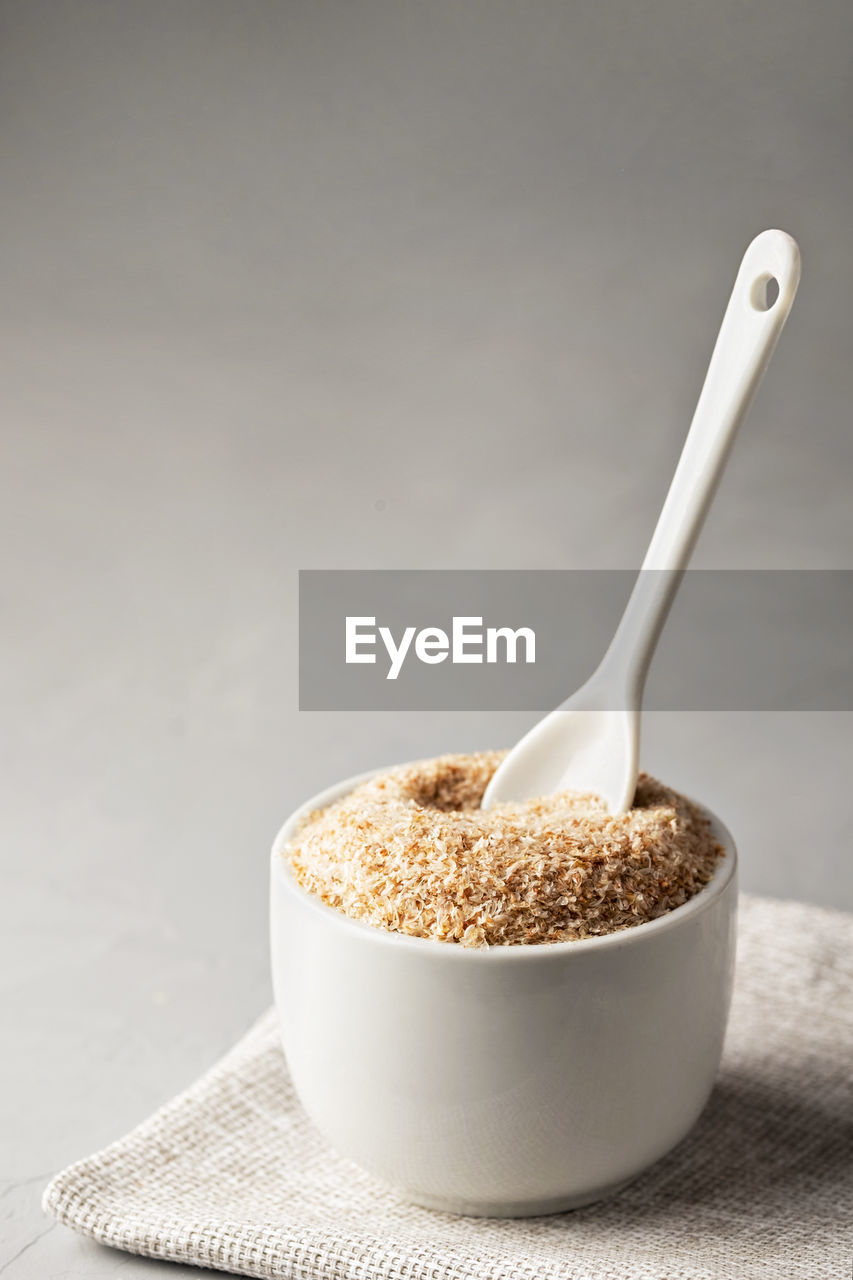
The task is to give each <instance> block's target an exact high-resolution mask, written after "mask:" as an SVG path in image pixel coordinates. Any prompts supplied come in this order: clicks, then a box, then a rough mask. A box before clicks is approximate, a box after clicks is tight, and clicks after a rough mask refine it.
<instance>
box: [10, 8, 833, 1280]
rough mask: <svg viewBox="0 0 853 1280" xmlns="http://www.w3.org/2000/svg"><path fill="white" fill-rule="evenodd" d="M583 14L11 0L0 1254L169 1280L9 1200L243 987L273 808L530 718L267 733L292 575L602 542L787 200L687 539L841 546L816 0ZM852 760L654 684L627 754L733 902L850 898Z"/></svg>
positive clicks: (736, 550)
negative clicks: (671, 697) (696, 802)
mask: <svg viewBox="0 0 853 1280" xmlns="http://www.w3.org/2000/svg"><path fill="white" fill-rule="evenodd" d="M575 9H576V7H574V6H569V7H568V8H567V7H566V6H564V5H562V4H560V3H557V0H531V3H529V4H527V5H525V6H518V5H516V4H514V3H512V2H511V0H488V2H486V0H468V2H467V3H466V4H465V5H458V4H457V3H456V2H455V0H433V3H432V4H431V5H428V6H399V5H397V4H395V3H393V0H382V2H379V0H361V3H360V4H359V5H347V4H343V3H341V4H337V3H333V4H330V5H324V6H320V5H317V6H300V5H290V6H288V5H283V6H278V5H274V4H269V5H260V6H255V7H252V8H249V9H246V8H244V7H242V6H233V5H229V4H227V3H225V2H224V0H214V2H213V3H210V0H188V2H187V3H186V4H184V5H181V6H174V5H170V4H169V3H168V0H153V2H152V0H144V3H143V0H131V2H130V3H126V4H124V5H122V6H114V7H113V8H112V9H110V8H109V7H106V8H105V7H104V6H103V5H100V4H97V3H95V0H73V2H72V3H69V4H67V5H63V6H55V5H51V4H50V3H49V2H48V0H33V2H32V3H30V4H28V5H26V6H18V7H15V8H13V9H12V10H11V11H10V10H8V9H7V12H6V15H5V16H4V19H3V21H4V25H5V28H6V29H5V32H4V37H3V41H2V46H1V47H2V53H0V58H2V66H3V73H4V74H3V76H2V77H0V122H2V123H0V136H2V140H3V143H4V144H5V145H4V166H5V182H4V193H3V202H4V287H3V291H2V302H0V315H2V329H3V332H2V351H3V357H4V359H5V372H4V377H3V379H2V389H0V399H2V415H3V416H2V420H3V424H4V425H3V429H2V443H1V444H0V447H2V458H0V465H2V473H3V475H4V479H5V480H6V489H7V496H6V501H5V502H4V504H3V511H2V516H0V518H1V519H2V520H3V522H4V525H5V528H4V536H3V538H2V543H0V545H2V554H3V556H4V561H5V563H4V575H3V577H4V583H5V590H4V602H5V604H6V620H5V625H4V627H3V632H2V638H0V643H1V644H2V646H3V662H2V673H3V681H4V685H5V694H6V704H5V705H6V707H7V708H8V709H7V711H6V713H5V714H4V717H3V719H4V724H5V726H6V728H7V730H8V733H7V736H6V739H5V742H4V753H5V764H4V775H5V781H6V783H7V787H6V799H5V802H4V806H3V822H4V827H5V830H4V835H3V840H2V844H0V848H2V855H0V856H2V858H3V886H4V907H5V911H4V918H5V923H4V927H3V930H2V933H0V961H2V973H3V983H2V988H3V995H2V999H3V1012H2V1017H3V1026H4V1028H5V1031H6V1036H7V1045H11V1047H12V1050H13V1051H12V1053H11V1054H9V1053H6V1054H4V1055H3V1068H2V1069H3V1072H4V1075H5V1087H4V1088H3V1089H2V1092H0V1106H2V1110H3V1115H2V1135H3V1136H2V1144H0V1145H2V1151H3V1159H2V1161H0V1176H1V1177H2V1187H0V1194H2V1197H3V1199H2V1210H0V1270H2V1272H3V1274H4V1276H6V1275H7V1276H9V1277H10V1278H23V1280H26V1278H28V1277H36V1276H37V1277H40V1280H49V1278H50V1277H60V1276H62V1277H78V1276H80V1277H82V1276H86V1277H96V1276H97V1277H99V1276H107V1275H115V1274H118V1272H119V1271H120V1272H121V1275H122V1276H131V1275H133V1276H135V1275H137V1274H138V1275H140V1276H143V1275H146V1276H147V1275H151V1274H154V1273H155V1272H156V1271H157V1270H158V1267H161V1264H157V1263H150V1262H144V1261H142V1260H133V1259H130V1258H123V1257H120V1256H117V1255H115V1254H111V1253H109V1252H108V1251H105V1250H102V1249H99V1248H98V1247H97V1246H95V1245H93V1244H91V1243H90V1242H88V1241H86V1240H83V1239H79V1238H76V1237H74V1236H73V1235H72V1234H71V1233H70V1232H68V1231H66V1230H65V1229H60V1228H58V1227H55V1226H52V1225H51V1223H50V1221H49V1220H48V1219H46V1218H44V1217H43V1216H42V1214H41V1211H40V1208H39V1197H40V1194H41V1191H42V1188H43V1186H44V1184H45V1182H46V1181H47V1179H48V1178H49V1177H50V1175H51V1174H52V1173H53V1172H54V1171H56V1170H57V1169H59V1168H61V1167H62V1166H63V1165H64V1164H66V1163H67V1162H69V1161H71V1160H73V1159H75V1158H78V1157H81V1156H83V1155H85V1154H88V1153H89V1152H90V1151H91V1150H94V1149H96V1148H97V1147H99V1146H100V1145H103V1144H106V1143H107V1142H109V1141H110V1140H112V1139H114V1138H116V1137H118V1136H119V1135H121V1134H122V1133H124V1132H125V1131H126V1130H127V1129H128V1128H129V1127H130V1126H132V1125H133V1124H134V1123H135V1122H137V1121H139V1120H140V1119H142V1118H143V1117H144V1116H146V1115H147V1114H148V1113H149V1112H150V1111H151V1110H152V1109H153V1108H154V1107H155V1106H157V1105H159V1104H160V1103H162V1102H164V1101H166V1100H167V1099H168V1098H169V1097H170V1096H171V1095H173V1094H174V1093H175V1092H176V1091H177V1090H179V1089H181V1088H182V1087H184V1086H185V1085H187V1084H188V1083H190V1082H191V1081H192V1080H193V1078H194V1077H195V1076H196V1075H197V1074H198V1073H199V1072H201V1071H202V1070H203V1069H204V1068H205V1067H207V1066H208V1065H209V1064H210V1063H211V1062H212V1061H213V1060H214V1059H216V1058H217V1056H218V1055H220V1054H221V1053H222V1052H223V1051H224V1050H225V1049H226V1048H227V1047H228V1046H229V1045H230V1044H231V1043H232V1042H233V1041H234V1040H235V1039H236V1038H237V1037H238V1036H239V1035H240V1034H241V1032H242V1031H243V1030H244V1029H245V1028H246V1027H247V1026H248V1025H249V1024H250V1023H251V1022H252V1021H253V1019H254V1018H255V1017H256V1015H257V1014H258V1013H259V1012H260V1011H262V1010H263V1009H264V1008H265V1007H266V1006H267V1005H268V1003H269V1001H270V986H269V980H268V974H267V950H266V936H265V935H266V904H265V893H266V861H267V851H268V848H269V845H270V842H271V839H272V836H273V834H274V833H275V831H276V829H277V827H278V826H279V824H280V822H281V820H282V819H283V817H284V816H285V815H286V814H287V813H288V812H289V811H290V810H291V809H292V808H293V807H294V806H295V804H296V803H298V802H300V801H301V800H303V799H304V798H305V797H306V796H307V795H309V794H311V793H313V792H314V791H316V790H319V789H320V788H321V787H323V786H325V785H326V784H328V783H329V782H330V781H332V780H334V779H336V778H338V777H344V776H346V775H348V774H351V773H355V772H358V771H360V770H363V769H367V768H370V767H372V766H375V765H380V764H384V763H389V762H392V761H394V760H400V759H407V758H412V757H413V756H418V755H429V754H433V753H437V752H440V751H444V750H469V749H474V748H477V747H485V746H492V745H503V744H509V743H511V742H512V741H513V740H514V739H515V738H516V737H517V736H518V735H519V734H520V733H521V732H522V731H523V729H525V728H526V727H527V726H528V725H529V724H530V723H532V720H533V718H534V717H533V716H531V715H529V714H521V713H514V714H496V713H492V714H488V713H485V712H483V713H479V714H475V713H470V714H467V713H466V714H461V713H455V714H454V713H439V712H433V713H429V714H421V715H417V716H413V715H404V714H396V713H373V714H367V713H365V714H359V715H345V714H343V713H333V712H328V713H317V714H308V713H302V714H300V713H299V711H298V709H297V702H296V694H295V670H296V634H295V631H296V572H297V570H298V569H299V568H311V567H315V568H316V567H335V568H355V567H371V568H373V567H402V568H408V567H412V568H421V567H454V566H458V565H462V566H476V567H483V568H529V567H536V568H561V567H602V568H607V567H619V568H624V567H631V566H632V565H636V563H637V562H638V560H639V557H640V554H641V551H642V548H643V547H644V546H645V544H646V542H647V540H648V537H649V535H650V532H651V528H652V527H653V523H654V518H655V514H656V511H657V509H658V507H659V504H660V502H661V500H662V497H663V494H664V492H665V489H666V484H667V480H668V477H669V475H670V474H671V472H672V469H673V466H674V463H675V460H676V458H677V455H678V450H679V447H680V442H681V440H682V439H683V435H684V431H685V429H686V426H687V423H688V421H689V418H690V414H691V412H692V407H693V404H694V402H695V397H696V394H697V391H698V388H699V385H700V383H701V379H702V375H703V371H704V368H705V365H706V362H707V359H708V356H709V352H710V348H711V345H712V343H713V338H714V335H715V333H716V328H717V325H718V323H719V319H720V316H721V314H722V310H723V307H724V304H725V300H726V297H727V293H728V289H729V287H730V282H731V280H732V278H733V275H734V270H735V267H736V264H737V261H738V259H739V256H740V254H741V252H742V250H743V248H744V247H745V245H746V243H747V242H748V241H749V239H750V238H751V237H752V235H754V234H755V233H756V232H757V231H759V230H760V229H762V227H763V226H766V225H773V224H777V223H781V224H782V225H783V226H785V228H786V229H789V230H790V231H791V232H793V233H794V234H795V235H797V236H798V238H800V240H801V243H802V247H803V253H804V264H805V265H804V274H803V285H802V288H801V291H800V296H799V298H798V300H797V303H796V307H795V311H794V313H793V315H792V318H791V321H790V323H789V326H788V328H787V330H786V333H785V334H784V336H783V339H782V342H781V344H780V348H779V352H778V355H777V357H776V360H775V362H774V365H773V368H772V370H771V371H770V374H769V375H768V378H767V380H766V383H765V385H764V387H763V388H762V391H761V394H760V396H759V398H758V400H757V402H756V406H755V408H754V411H753V413H752V416H751V418H750V421H749V424H748V426H747V428H746V429H745V431H744V434H743V437H742V439H741V440H740V441H739V443H738V446H737V449H736V450H735V453H734V455H733V457H732V460H731V463H730V466H729V470H728V473H727V475H726V479H725V482H724V484H723V486H722V488H721V490H720V493H719V496H718V499H717V502H716V504H715V508H714V510H713V512H712V514H711V516H710V518H709V521H708V525H707V527H706V530H705V532H704V534H703V537H702V540H701V544H700V547H699V549H698V551H697V557H696V563H697V564H700V565H706V566H715V567H738V568H743V567H751V568H790V567H798V568H848V567H849V566H850V564H851V562H853V555H851V552H853V521H851V508H850V501H849V475H850V464H851V460H853V433H851V432H850V430H849V405H850V402H851V393H853V383H852V381H851V361H850V355H849V352H850V325H849V299H850V297H851V296H853V258H851V255H850V252H849V209H850V208H851V206H853V189H852V188H853V170H851V166H850V164H849V136H850V135H849V119H850V109H851V105H853V104H851V102H850V81H849V74H848V72H849V69H848V66H847V62H848V51H849V47H850V38H851V35H853V14H851V11H850V9H849V6H846V5H844V4H843V3H841V0H839V2H838V3H836V4H831V3H830V4H826V5H823V6H821V7H820V8H819V9H818V10H817V11H809V12H806V10H805V9H804V8H803V7H802V6H799V5H797V4H796V3H794V0H782V2H781V3H779V2H778V0H776V2H774V3H772V4H771V3H770V0H760V2H759V3H757V4H755V5H753V6H751V7H750V8H749V9H748V10H744V9H743V6H741V5H739V4H736V3H735V0H721V3H720V4H718V5H715V6H706V7H705V8H703V9H696V8H691V9H690V10H689V12H688V11H687V10H685V8H684V7H683V6H681V5H679V4H678V3H676V0H656V3H655V4H654V5H653V6H652V9H653V10H654V21H653V22H649V21H648V20H647V14H646V11H645V10H643V11H640V10H638V9H637V8H636V6H634V5H631V4H629V3H628V0H618V2H617V3H616V4H615V5H609V6H599V7H595V6H589V7H588V10H587V12H585V13H578V12H576V11H575ZM661 31H664V32H665V33H666V34H665V37H664V38H661V35H660V33H661ZM838 657H839V660H840V661H842V662H843V661H845V659H846V654H845V653H841V654H839V655H838ZM851 741H853V734H851V717H850V714H849V713H846V712H842V711H836V712H832V711H829V712H827V711H822V712H818V711H812V712H807V711H802V712H796V713H794V712H784V711H776V712H757V711H749V710H739V711H731V712H721V711H719V712H707V713H701V714H700V713H698V712H693V713H687V712H666V713H664V712H653V713H652V714H650V715H648V716H647V717H646V722H645V725H644V739H643V763H644V765H645V767H646V768H648V769H649V770H650V771H651V772H654V773H657V774H659V775H660V776H662V777H665V778H666V779H667V780H668V781H670V782H672V783H673V784H674V785H676V786H679V787H681V788H683V789H684V790H686V791H688V792H690V793H692V794H696V795H699V796H701V797H702V798H703V799H704V800H705V801H706V803H708V804H709V805H710V806H711V807H712V808H714V809H715V810H716V811H717V812H719V813H720V814H721V815H722V816H724V818H725V819H726V821H727V823H728V825H729V826H730V827H731V829H732V830H733V831H734V832H735V834H736V837H737V840H738V844H739V847H740V855H741V866H742V884H743V886H744V887H745V888H747V889H749V890H751V891H753V892H759V893H765V894H768V895H771V896H780V897H794V898H799V899H804V900H808V901H814V902H819V903H828V904H832V905H835V906H839V907H842V908H846V909H853V860H851V858H850V850H849V845H850V838H851V817H850V806H849V803H848V791H849V777H850V774H851V764H853V749H851ZM161 1269H163V1270H164V1273H165V1267H162V1268H161Z"/></svg>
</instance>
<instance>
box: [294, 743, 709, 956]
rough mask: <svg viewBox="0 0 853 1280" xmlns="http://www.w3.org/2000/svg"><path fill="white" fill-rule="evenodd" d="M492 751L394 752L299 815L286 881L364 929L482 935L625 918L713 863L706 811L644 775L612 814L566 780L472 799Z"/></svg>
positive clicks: (678, 900)
mask: <svg viewBox="0 0 853 1280" xmlns="http://www.w3.org/2000/svg"><path fill="white" fill-rule="evenodd" d="M504 754H505V753H504V752H498V751H484V752H479V753H477V754H473V755H445V756H439V757H438V758H436V759H433V760H425V761H421V762H419V763H416V764H409V765H403V766H401V767H399V768H396V769H392V770H390V771H389V772H387V773H383V774H381V775H377V776H376V777H374V778H371V779H370V780H369V781H368V782H365V783H363V784H362V785H361V786H359V787H357V788H356V789H355V790H354V791H352V792H351V793H350V794H349V795H347V796H345V797H344V798H343V799H341V800H338V801H336V802H335V803H334V804H332V805H330V806H329V807H328V808H326V809H322V810H318V811H316V812H314V813H312V814H310V815H309V817H308V818H307V820H306V822H305V823H304V825H303V826H302V828H301V829H300V831H299V832H298V833H297V836H296V838H295V839H294V841H293V842H292V843H291V844H290V845H289V846H288V847H287V849H286V850H285V854H284V856H285V857H286V858H288V859H289V862H290V865H291V867H292V869H293V872H294V875H295V877H296V879H297V881H298V883H299V884H300V885H301V886H302V888H303V889H306V890H307V891H308V892H309V893H313V894H316V895H317V896H318V897H319V898H321V899H322V901H323V902H325V903H326V904H327V905H328V906H331V907H335V908H337V909H338V910H339V911H342V912H344V913H345V914H346V915H348V916H350V917H352V919H354V920H360V921H362V922H363V923H365V924H369V925H373V926H375V927H376V928H379V929H386V930H391V931H393V932H397V933H404V934H409V935H410V936H412V937H415V938H436V939H440V940H442V941H445V942H456V943H460V944H461V945H462V946H467V947H484V946H506V945H518V944H525V943H539V942H564V941H568V940H570V939H577V938H587V937H592V936H597V935H600V934H606V933H612V932H613V931H615V930H617V929H626V928H629V927H630V926H632V925H636V924H642V923H643V922H645V921H648V920H654V919H656V918H657V917H658V916H661V915H664V914H665V913H666V912H667V911H671V910H672V909H673V908H674V907H678V906H681V905H682V904H683V903H685V902H687V900H688V899H689V898H691V897H692V896H693V894H695V893H696V892H698V890H699V889H701V888H702V886H703V885H705V884H707V883H708V881H709V880H710V879H711V877H712V876H713V874H714V870H715V868H716V865H717V860H718V858H719V857H721V856H722V854H723V850H722V849H721V847H720V846H719V845H718V844H717V843H716V841H715V840H714V838H713V835H712V834H711V830H710V827H709V824H708V822H707V820H706V818H705V817H704V816H703V815H702V814H701V812H700V811H699V810H698V809H697V808H696V806H695V805H693V804H691V802H690V801H689V800H686V799H685V798H684V797H683V796H680V795H678V794H677V793H676V792H675V791H672V790H671V789H670V788H668V787H666V786H664V785H663V784H662V783H660V782H656V781H655V779H654V778H651V777H649V776H648V775H647V774H640V778H639V781H638V784H637V792H636V796H635V800H634V808H632V809H630V810H629V811H628V812H627V813H623V814H617V815H615V816H611V815H610V814H609V813H608V811H607V809H606V808H605V806H604V804H603V803H602V802H601V801H600V800H599V799H598V798H597V797H595V796H592V795H581V794H578V793H576V792H570V791H564V792H560V793H558V794H557V795H553V796H545V797H543V798H541V799H538V800H531V801H528V802H526V803H524V804H502V805H496V806H495V807H494V808H493V809H490V810H488V811H487V812H483V811H482V810H480V808H479V805H480V800H481V797H482V795H483V792H484V791H485V788H486V785H487V783H488V781H489V779H490V778H491V776H492V774H493V773H494V771H495V769H496V768H497V766H498V764H499V763H500V762H501V760H502V759H503V757H504Z"/></svg>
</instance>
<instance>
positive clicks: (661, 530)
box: [599, 231, 800, 701]
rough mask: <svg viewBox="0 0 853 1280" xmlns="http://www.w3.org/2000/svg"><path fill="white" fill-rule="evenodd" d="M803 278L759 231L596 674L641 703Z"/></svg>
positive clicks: (796, 262)
mask: <svg viewBox="0 0 853 1280" xmlns="http://www.w3.org/2000/svg"><path fill="white" fill-rule="evenodd" d="M799 279H800V251H799V249H798V247H797V244H796V241H794V240H792V238H791V237H790V236H789V235H786V234H785V232H784V231H763V232H762V233H761V235H759V236H756V238H755V239H754V240H753V241H752V243H751V244H750V246H749V248H748V249H747V251H746V253H745V254H744V257H743V261H742V262H741V264H740V269H739V271H738V273H737V277H736V279H735V283H734V287H733V289H732V294H731V297H730V299H729V304H728V306H727V308H726V313H725V315H724V316H723V323H722V325H721V326H720V332H719V334H718V336H717V342H716V345H715V347H714V352H713V355H712V356H711V362H710V364H709V366H708V373H707V375H706V377H705V382H704V384H703V387H702V391H701V393H700V395H699V401H698V404H697V405H696V411H695V413H694V415H693V421H692V422H691V424H690V430H689V432H688V433H687V439H686V440H685V442H684V448H683V449H682V452H681V457H680V458H679V461H678V466H677V467H676V470H675V475H674V476H673V478H672V484H671V485H670V487H669V492H668V494H667V496H666V501H665V502H664V504H663V509H662V510H661V513H660V516H659V517H658V522H657V525H656V527H655V531H654V534H653V535H652V540H651V542H650V544H649V549H648V551H647V552H646V558H645V560H644V561H643V565H642V568H641V570H640V573H639V575H638V577H637V581H636V582H635V584H634V589H633V591H632V592H631V596H630V598H629V600H628V604H627V606H626V608H625V612H624V614H623V615H622V620H621V621H620V623H619V626H618V627H617V629H616V634H615V635H614V637H613V640H612V641H611V643H610V647H609V648H608V650H607V653H606V654H605V656H604V659H603V661H602V664H601V667H600V668H599V670H600V671H601V672H602V673H604V672H607V673H608V675H610V676H617V677H620V679H619V683H620V684H622V686H623V688H624V682H625V679H626V678H627V682H628V688H629V690H630V692H631V694H632V696H633V698H636V699H637V701H639V699H640V697H641V695H642V689H643V684H644V682H645V678H646V673H647V671H648V667H649V663H650V662H651V659H652V654H653V653H654V649H655V645H656V644H657V640H658V636H659V635H660V632H661V628H662V627H663V624H664V622H665V621H666V617H667V614H668V613H669V609H670V606H671V604H672V601H673V599H674V598H675V594H676V592H677V590H678V587H679V584H680V581H681V575H682V573H683V572H684V570H685V569H686V568H687V564H688V561H689V559H690V555H691V553H692V551H693V547H694V545H695V543H696V539H697V537H698V536H699V531H700V529H701V528H702V525H703V523H704V521H705V516H706V515H707V513H708V508H709V507H710V505H711V500H712V499H713V497H714V493H715V491H716V488H717V484H718V482H719V479H720V476H721V475H722V473H723V469H724V467H725V464H726V460H727V458H728V456H729V452H730V450H731V447H732V444H733V442H734V438H735V435H736V434H737V430H738V427H739V426H740V424H741V422H742V421H743V419H744V417H745V416H746V413H747V410H748V409H749V406H750V405H751V403H752V400H753V397H754V395H755V392H756V391H757V389H758V385H759V383H760V382H761V379H762V376H763V374H764V371H765V369H766V368H767V365H768V364H769V362H770V357H771V356H772V354H773V349H774V347H775V346H776V342H777V340H778V338H779V334H780V333H781V332H782V328H783V326H784V324H785V321H786V320H787V318H788V312H789V311H790V309H791V304H792V302H793V301H794V295H795V294H796V292H797V285H798V283H799ZM774 286H775V288H774ZM776 289H778V294H777V293H776Z"/></svg>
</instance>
